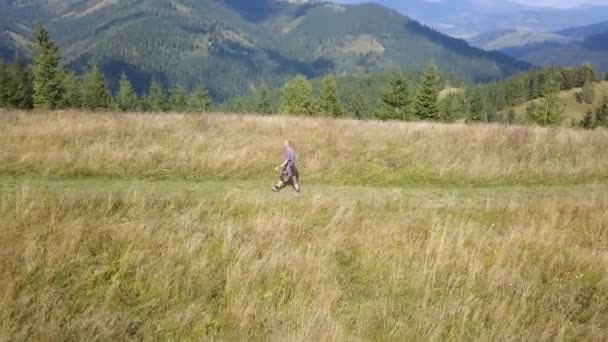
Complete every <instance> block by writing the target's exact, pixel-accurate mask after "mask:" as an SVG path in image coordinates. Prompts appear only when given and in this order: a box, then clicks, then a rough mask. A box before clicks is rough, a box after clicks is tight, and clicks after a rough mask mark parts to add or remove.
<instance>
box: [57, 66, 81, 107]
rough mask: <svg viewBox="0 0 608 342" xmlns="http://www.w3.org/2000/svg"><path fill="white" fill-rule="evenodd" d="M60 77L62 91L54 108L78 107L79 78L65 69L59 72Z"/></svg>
mask: <svg viewBox="0 0 608 342" xmlns="http://www.w3.org/2000/svg"><path fill="white" fill-rule="evenodd" d="M60 78H61V90H62V93H61V96H60V98H59V102H58V103H57V106H56V108H60V109H68V108H80V106H81V100H82V92H81V88H80V87H81V84H80V80H79V79H78V77H76V75H74V73H73V72H71V71H69V70H67V69H66V70H63V71H62V72H61V73H60Z"/></svg>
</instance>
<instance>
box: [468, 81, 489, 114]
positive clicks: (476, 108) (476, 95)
mask: <svg viewBox="0 0 608 342" xmlns="http://www.w3.org/2000/svg"><path fill="white" fill-rule="evenodd" d="M469 104H470V105H469V119H471V120H473V121H487V116H486V113H485V106H484V99H483V93H482V91H481V89H479V88H475V89H474V90H473V92H472V93H471V94H470V95H469Z"/></svg>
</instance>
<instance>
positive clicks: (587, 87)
mask: <svg viewBox="0 0 608 342" xmlns="http://www.w3.org/2000/svg"><path fill="white" fill-rule="evenodd" d="M581 99H582V100H583V102H584V103H587V104H592V103H593V102H594V101H595V86H594V84H593V81H591V79H587V80H585V84H583V90H582V94H581Z"/></svg>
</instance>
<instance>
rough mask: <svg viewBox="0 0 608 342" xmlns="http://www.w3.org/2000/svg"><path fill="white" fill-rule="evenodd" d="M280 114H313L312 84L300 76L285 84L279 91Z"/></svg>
mask: <svg viewBox="0 0 608 342" xmlns="http://www.w3.org/2000/svg"><path fill="white" fill-rule="evenodd" d="M280 112H281V113H282V114H300V115H313V114H315V112H316V110H315V103H314V99H313V96H312V84H311V83H310V82H309V81H308V80H307V79H306V77H304V76H302V75H298V76H296V77H294V78H293V79H292V80H290V81H288V82H287V83H285V85H284V86H283V89H282V91H281V106H280Z"/></svg>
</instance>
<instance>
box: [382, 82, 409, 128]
mask: <svg viewBox="0 0 608 342" xmlns="http://www.w3.org/2000/svg"><path fill="white" fill-rule="evenodd" d="M374 117H376V118H377V119H380V120H409V119H411V118H412V98H411V96H410V89H409V83H408V81H407V78H406V77H405V76H403V75H399V76H397V77H395V78H394V79H393V80H391V81H390V84H389V86H388V87H387V88H386V89H385V90H384V91H383V92H382V94H381V95H380V104H379V106H378V109H377V110H376V112H375V113H374Z"/></svg>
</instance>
